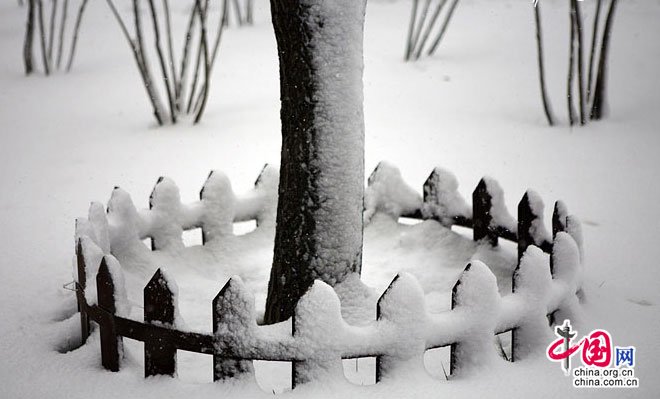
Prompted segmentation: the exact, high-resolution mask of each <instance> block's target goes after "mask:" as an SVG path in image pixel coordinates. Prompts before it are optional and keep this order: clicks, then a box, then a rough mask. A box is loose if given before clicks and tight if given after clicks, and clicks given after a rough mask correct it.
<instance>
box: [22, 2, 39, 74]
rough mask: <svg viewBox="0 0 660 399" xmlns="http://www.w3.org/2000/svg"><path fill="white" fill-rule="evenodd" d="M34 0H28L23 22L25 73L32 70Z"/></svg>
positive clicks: (29, 72)
mask: <svg viewBox="0 0 660 399" xmlns="http://www.w3.org/2000/svg"><path fill="white" fill-rule="evenodd" d="M35 1H36V0H29V1H28V10H27V21H26V22H25V40H24V42H23V65H24V67H25V74H26V75H29V74H31V73H32V71H33V70H34V66H33V64H32V54H33V51H32V48H33V44H34V17H35V13H34V9H35Z"/></svg>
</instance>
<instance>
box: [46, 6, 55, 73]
mask: <svg viewBox="0 0 660 399" xmlns="http://www.w3.org/2000/svg"><path fill="white" fill-rule="evenodd" d="M56 17H57V0H51V9H50V26H49V34H48V63H49V64H50V65H52V64H53V44H54V40H55V18H56Z"/></svg>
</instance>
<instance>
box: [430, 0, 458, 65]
mask: <svg viewBox="0 0 660 399" xmlns="http://www.w3.org/2000/svg"><path fill="white" fill-rule="evenodd" d="M457 5H458V0H454V2H453V3H451V6H450V7H449V10H448V11H447V15H445V20H444V21H443V22H442V27H441V28H440V32H438V36H436V38H435V40H433V44H432V45H431V48H430V49H429V52H428V55H433V53H435V50H436V49H437V48H438V45H439V44H440V42H441V41H442V38H443V37H444V36H445V32H446V31H447V27H448V26H449V21H451V17H452V16H453V15H454V11H455V10H456V6H457Z"/></svg>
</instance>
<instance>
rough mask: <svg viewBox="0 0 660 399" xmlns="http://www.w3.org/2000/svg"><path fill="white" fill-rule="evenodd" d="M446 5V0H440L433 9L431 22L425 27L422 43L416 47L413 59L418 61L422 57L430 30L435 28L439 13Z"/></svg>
mask: <svg viewBox="0 0 660 399" xmlns="http://www.w3.org/2000/svg"><path fill="white" fill-rule="evenodd" d="M446 3H447V0H440V2H439V3H438V5H437V6H436V8H435V11H434V12H433V15H432V16H431V20H430V21H429V23H428V25H427V26H426V30H425V31H424V35H422V41H421V43H420V44H419V46H417V52H416V53H415V59H416V60H417V59H419V57H420V56H421V55H422V51H424V46H425V45H426V41H427V40H428V39H429V36H430V35H431V30H433V27H434V26H435V23H436V21H437V19H438V17H439V16H440V12H441V11H442V9H443V8H444V6H445V4H446Z"/></svg>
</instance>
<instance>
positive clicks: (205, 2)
mask: <svg viewBox="0 0 660 399" xmlns="http://www.w3.org/2000/svg"><path fill="white" fill-rule="evenodd" d="M229 1H231V0H224V1H223V4H222V8H221V13H220V19H219V21H218V26H217V29H216V34H215V40H214V42H213V44H211V41H210V40H209V30H208V26H207V25H208V24H207V23H208V11H209V6H210V5H209V0H193V4H192V8H191V11H190V15H189V18H188V23H187V29H186V33H185V36H184V39H183V51H182V56H181V59H180V62H177V59H176V55H175V53H174V48H173V47H174V44H173V39H172V18H171V11H170V5H169V1H168V0H162V1H161V4H160V5H157V3H156V2H155V1H154V0H148V1H147V7H148V15H149V17H150V18H149V19H150V22H151V23H150V25H151V28H152V30H153V34H152V35H151V36H152V37H153V44H152V45H151V46H148V45H147V44H146V42H145V38H144V36H145V33H144V28H143V21H142V15H141V11H142V10H141V9H140V2H139V1H138V0H132V4H133V7H132V20H133V31H134V33H133V34H131V33H130V32H129V28H128V24H127V23H126V22H125V21H124V18H123V17H122V16H121V14H120V13H119V11H118V9H117V7H116V6H115V4H114V2H113V1H112V0H106V2H107V3H108V5H109V6H110V9H111V10H112V13H113V15H114V16H115V19H116V20H117V22H118V23H119V26H120V28H121V31H122V33H123V35H124V37H125V38H126V41H127V42H128V44H129V46H130V48H131V52H132V54H133V59H134V61H135V64H136V66H137V68H138V71H139V72H140V77H141V79H142V83H143V85H144V88H145V90H146V92H147V96H148V97H149V101H150V103H151V106H152V108H153V115H154V118H155V119H156V122H157V123H158V124H159V125H163V124H165V122H166V121H169V122H171V123H177V122H178V120H179V119H180V117H181V116H183V115H190V116H191V117H192V119H193V121H194V123H198V122H199V121H200V119H201V117H202V115H203V114H204V110H205V108H206V102H207V99H208V94H209V86H210V82H211V71H212V70H213V65H214V63H215V60H216V58H217V55H218V50H219V47H220V41H221V38H222V32H223V29H224V26H225V25H226V19H227V17H228V14H227V9H228V3H229ZM150 53H151V54H153V53H155V55H156V59H157V67H156V68H152V66H151V62H150V58H149V57H150ZM193 54H195V55H194V62H193V60H192V59H191V58H192V57H193ZM179 64H180V67H179V69H178V70H177V67H176V66H177V65H179ZM191 65H194V66H193V67H192V69H191ZM158 75H159V76H160V78H159V80H160V81H161V82H162V83H161V84H160V85H158V84H157V80H156V79H155V78H154V76H158ZM163 95H164V96H165V99H166V104H167V109H166V108H165V107H164V106H163V101H162V99H161V98H162V96H163Z"/></svg>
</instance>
